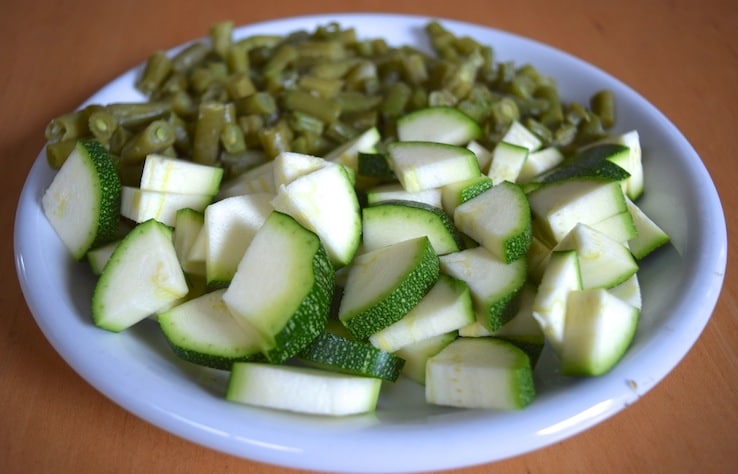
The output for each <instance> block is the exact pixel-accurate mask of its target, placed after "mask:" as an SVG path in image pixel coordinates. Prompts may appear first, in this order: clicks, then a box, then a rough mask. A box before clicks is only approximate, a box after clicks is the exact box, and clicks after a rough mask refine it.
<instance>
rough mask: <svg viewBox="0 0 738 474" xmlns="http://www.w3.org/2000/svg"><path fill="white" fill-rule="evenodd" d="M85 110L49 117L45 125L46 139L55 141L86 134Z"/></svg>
mask: <svg viewBox="0 0 738 474" xmlns="http://www.w3.org/2000/svg"><path fill="white" fill-rule="evenodd" d="M87 117H88V115H87V112H86V111H84V110H77V111H74V112H70V113H67V114H63V115H60V116H58V117H55V118H53V119H51V121H50V122H49V124H48V125H47V126H46V140H47V141H49V142H50V143H56V142H60V141H64V140H72V139H76V138H81V137H84V136H85V135H87V133H88V128H87V120H88V118H87Z"/></svg>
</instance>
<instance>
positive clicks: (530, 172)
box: [516, 146, 564, 183]
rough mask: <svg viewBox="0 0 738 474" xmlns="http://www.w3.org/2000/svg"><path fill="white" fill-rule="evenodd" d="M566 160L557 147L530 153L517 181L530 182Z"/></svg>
mask: <svg viewBox="0 0 738 474" xmlns="http://www.w3.org/2000/svg"><path fill="white" fill-rule="evenodd" d="M562 161H564V154H563V153H562V152H561V150H559V149H558V148H556V147H552V146H550V147H546V148H541V149H540V150H536V151H533V152H531V153H528V156H527V157H526V159H525V162H523V166H522V167H521V168H520V172H519V173H518V176H517V178H516V182H517V183H528V182H530V181H533V180H534V179H536V178H537V177H539V176H541V175H542V174H543V173H546V172H547V171H551V170H552V169H553V168H555V167H556V166H557V165H559V164H560V163H561V162H562Z"/></svg>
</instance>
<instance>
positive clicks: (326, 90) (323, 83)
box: [297, 74, 343, 99]
mask: <svg viewBox="0 0 738 474" xmlns="http://www.w3.org/2000/svg"><path fill="white" fill-rule="evenodd" d="M297 86H298V87H299V88H300V89H302V90H304V91H306V92H310V93H312V94H314V95H317V96H318V97H323V98H325V99H330V98H333V97H335V96H336V94H338V92H339V91H340V90H341V89H342V88H343V80H341V79H333V78H325V77H318V76H313V75H309V74H304V75H301V76H300V78H299V79H298V80H297Z"/></svg>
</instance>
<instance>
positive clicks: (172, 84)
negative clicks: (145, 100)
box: [149, 72, 189, 101]
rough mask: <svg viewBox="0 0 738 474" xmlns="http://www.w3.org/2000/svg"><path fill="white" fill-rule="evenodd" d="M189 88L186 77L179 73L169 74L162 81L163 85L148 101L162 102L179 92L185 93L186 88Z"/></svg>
mask: <svg viewBox="0 0 738 474" xmlns="http://www.w3.org/2000/svg"><path fill="white" fill-rule="evenodd" d="M188 87H189V81H188V79H187V76H185V74H183V73H181V72H174V73H171V74H169V77H167V79H166V80H165V81H164V83H163V84H162V85H161V86H160V87H159V89H157V90H155V91H154V92H153V93H152V94H151V95H150V96H149V99H150V100H154V101H156V100H163V99H166V98H167V97H169V96H171V95H173V94H178V93H180V92H187V88H188Z"/></svg>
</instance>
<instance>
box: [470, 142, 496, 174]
mask: <svg viewBox="0 0 738 474" xmlns="http://www.w3.org/2000/svg"><path fill="white" fill-rule="evenodd" d="M466 148H467V149H469V150H470V151H471V152H472V153H474V155H476V157H477V161H478V162H479V169H480V170H481V172H482V173H484V174H486V173H487V172H488V171H489V167H490V164H491V163H492V152H491V151H489V150H488V149H487V148H486V147H485V146H484V145H482V144H481V143H479V142H477V141H476V140H472V141H471V142H469V144H468V145H467V146H466Z"/></svg>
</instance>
